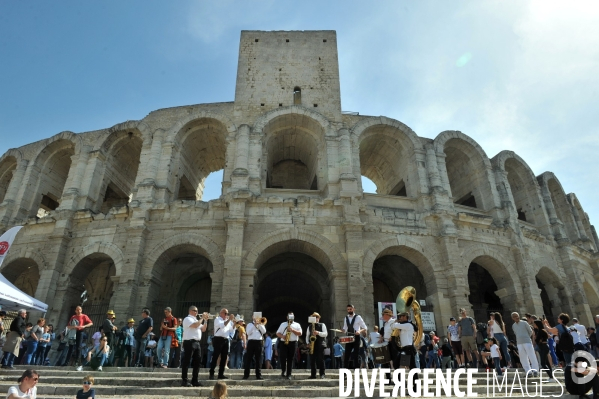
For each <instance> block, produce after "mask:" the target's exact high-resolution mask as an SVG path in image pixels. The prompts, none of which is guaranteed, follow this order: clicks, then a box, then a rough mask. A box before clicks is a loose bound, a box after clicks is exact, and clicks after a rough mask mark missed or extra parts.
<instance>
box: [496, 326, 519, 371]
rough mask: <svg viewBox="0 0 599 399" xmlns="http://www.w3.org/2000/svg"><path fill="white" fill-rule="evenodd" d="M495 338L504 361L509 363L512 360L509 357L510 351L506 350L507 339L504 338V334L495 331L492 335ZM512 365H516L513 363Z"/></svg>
mask: <svg viewBox="0 0 599 399" xmlns="http://www.w3.org/2000/svg"><path fill="white" fill-rule="evenodd" d="M494 337H495V339H496V340H497V343H498V344H499V347H500V348H501V353H502V354H503V355H504V356H505V361H506V362H507V363H508V364H509V363H511V362H512V358H511V357H510V351H508V349H507V339H506V338H505V335H503V334H501V333H496V334H495V335H494ZM512 366H514V367H515V366H516V365H515V364H514V365H512Z"/></svg>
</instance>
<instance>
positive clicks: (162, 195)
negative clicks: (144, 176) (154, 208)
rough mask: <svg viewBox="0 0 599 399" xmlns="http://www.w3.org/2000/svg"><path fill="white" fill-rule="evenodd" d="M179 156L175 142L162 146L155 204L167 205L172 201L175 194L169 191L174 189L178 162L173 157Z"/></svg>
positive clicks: (156, 181)
mask: <svg viewBox="0 0 599 399" xmlns="http://www.w3.org/2000/svg"><path fill="white" fill-rule="evenodd" d="M178 154H179V145H178V144H177V143H175V142H166V143H163V144H162V151H161V156H160V167H159V168H158V171H157V173H156V179H155V183H156V186H157V188H156V195H155V198H156V202H157V203H167V202H169V201H170V200H172V199H173V198H172V197H174V196H175V195H176V193H173V192H172V191H171V190H172V189H173V188H174V187H175V184H174V182H173V179H174V175H175V173H176V171H177V169H178V165H179V162H178V161H177V160H175V157H176V156H178Z"/></svg>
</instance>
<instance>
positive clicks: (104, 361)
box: [83, 353, 108, 367]
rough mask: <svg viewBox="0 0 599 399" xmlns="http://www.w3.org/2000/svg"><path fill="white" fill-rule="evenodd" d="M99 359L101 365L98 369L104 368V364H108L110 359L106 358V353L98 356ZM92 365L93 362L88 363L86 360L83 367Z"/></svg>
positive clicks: (93, 355)
mask: <svg viewBox="0 0 599 399" xmlns="http://www.w3.org/2000/svg"><path fill="white" fill-rule="evenodd" d="M94 357H96V355H95V354H92V359H93V358H94ZM98 357H99V358H100V365H99V366H98V367H102V366H104V363H106V360H107V359H108V357H107V356H106V353H102V354H101V355H100V356H98ZM90 363H91V362H88V361H87V359H85V362H84V364H83V365H84V366H86V365H88V364H90Z"/></svg>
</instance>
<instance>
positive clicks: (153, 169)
mask: <svg viewBox="0 0 599 399" xmlns="http://www.w3.org/2000/svg"><path fill="white" fill-rule="evenodd" d="M163 135H164V130H162V129H156V130H155V131H154V134H153V135H152V139H151V140H146V141H144V143H143V146H142V149H141V156H140V159H139V169H138V171H137V177H136V179H135V186H136V190H134V194H133V199H132V201H131V202H132V203H133V202H134V201H135V202H136V203H141V202H148V203H151V202H153V201H154V195H155V189H156V179H157V175H158V165H159V162H160V155H161V154H162V140H163Z"/></svg>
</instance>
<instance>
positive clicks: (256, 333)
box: [243, 319, 266, 380]
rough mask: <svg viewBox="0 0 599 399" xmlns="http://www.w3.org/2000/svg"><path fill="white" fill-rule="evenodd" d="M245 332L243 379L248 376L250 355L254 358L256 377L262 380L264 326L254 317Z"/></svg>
mask: <svg viewBox="0 0 599 399" xmlns="http://www.w3.org/2000/svg"><path fill="white" fill-rule="evenodd" d="M245 333H246V334H247V340H248V341H247V346H246V352H245V359H244V365H243V379H244V380H247V379H248V378H250V363H251V362H252V357H255V358H256V379H257V380H263V379H264V378H262V347H263V346H264V345H263V342H264V334H266V327H264V325H263V324H259V323H257V320H256V319H253V320H252V323H250V324H248V326H247V328H246V330H245Z"/></svg>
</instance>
